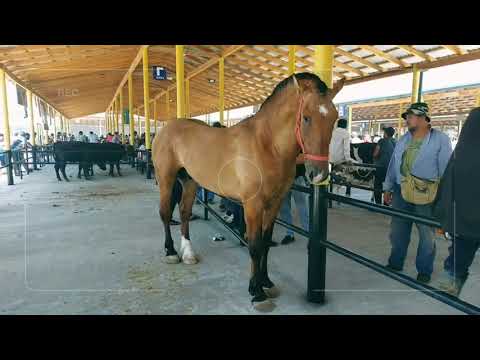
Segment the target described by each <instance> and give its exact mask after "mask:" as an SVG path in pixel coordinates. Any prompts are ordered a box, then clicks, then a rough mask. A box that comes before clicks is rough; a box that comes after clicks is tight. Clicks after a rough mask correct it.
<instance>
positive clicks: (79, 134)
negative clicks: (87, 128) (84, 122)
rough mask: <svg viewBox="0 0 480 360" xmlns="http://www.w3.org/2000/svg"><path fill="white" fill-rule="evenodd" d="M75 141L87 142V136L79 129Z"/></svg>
mask: <svg viewBox="0 0 480 360" xmlns="http://www.w3.org/2000/svg"><path fill="white" fill-rule="evenodd" d="M77 141H80V142H88V138H87V137H86V136H85V135H83V131H79V132H78V139H77Z"/></svg>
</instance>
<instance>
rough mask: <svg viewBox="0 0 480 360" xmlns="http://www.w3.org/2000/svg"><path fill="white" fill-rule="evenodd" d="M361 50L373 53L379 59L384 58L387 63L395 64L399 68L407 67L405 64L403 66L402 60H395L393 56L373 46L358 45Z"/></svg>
mask: <svg viewBox="0 0 480 360" xmlns="http://www.w3.org/2000/svg"><path fill="white" fill-rule="evenodd" d="M359 47H360V48H361V49H364V50H367V51H370V52H371V53H374V54H375V55H377V56H379V57H381V58H384V59H386V60H387V61H389V62H391V63H393V64H396V65H398V66H400V67H407V64H405V63H404V62H403V61H402V60H399V59H397V58H395V57H394V56H392V55H389V54H387V53H385V52H383V51H381V50H379V49H377V48H376V47H375V46H372V45H360V46H359Z"/></svg>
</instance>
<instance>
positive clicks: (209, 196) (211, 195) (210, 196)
mask: <svg viewBox="0 0 480 360" xmlns="http://www.w3.org/2000/svg"><path fill="white" fill-rule="evenodd" d="M202 190H203V188H201V187H200V186H199V187H198V188H197V197H198V198H199V199H200V200H203V191H202ZM214 197H215V194H214V193H213V192H211V191H208V190H207V201H213V198H214Z"/></svg>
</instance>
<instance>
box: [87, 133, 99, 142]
mask: <svg viewBox="0 0 480 360" xmlns="http://www.w3.org/2000/svg"><path fill="white" fill-rule="evenodd" d="M88 142H91V143H98V136H97V134H95V133H94V132H93V131H90V133H89V134H88Z"/></svg>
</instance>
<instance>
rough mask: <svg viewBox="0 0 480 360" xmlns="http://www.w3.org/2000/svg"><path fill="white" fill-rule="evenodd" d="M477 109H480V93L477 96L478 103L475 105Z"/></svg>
mask: <svg viewBox="0 0 480 360" xmlns="http://www.w3.org/2000/svg"><path fill="white" fill-rule="evenodd" d="M475 107H480V93H479V94H478V95H477V102H476V103H475Z"/></svg>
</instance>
